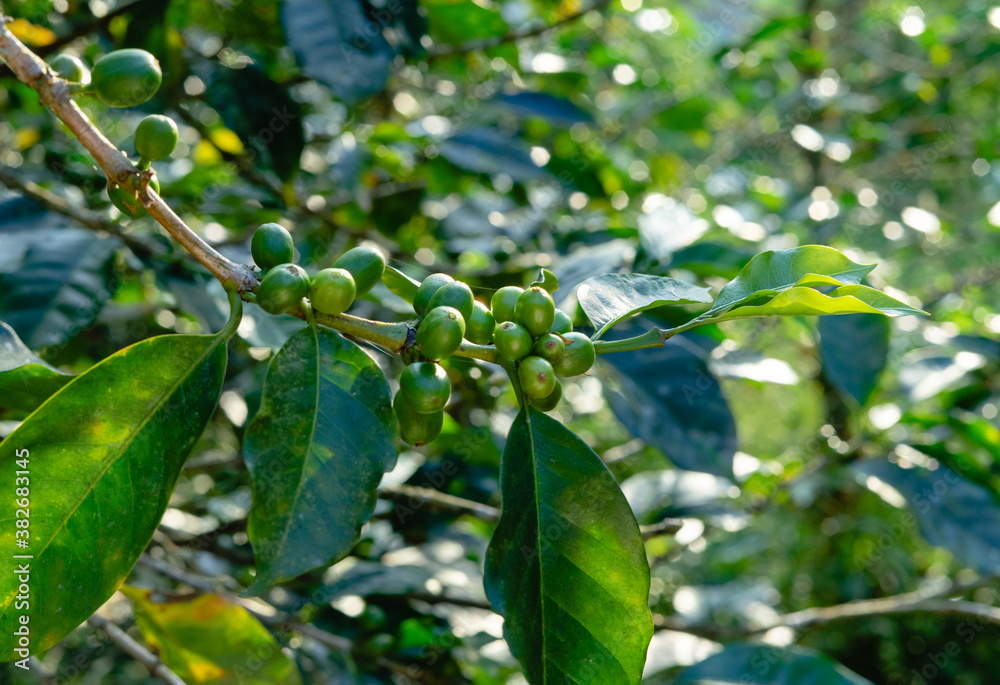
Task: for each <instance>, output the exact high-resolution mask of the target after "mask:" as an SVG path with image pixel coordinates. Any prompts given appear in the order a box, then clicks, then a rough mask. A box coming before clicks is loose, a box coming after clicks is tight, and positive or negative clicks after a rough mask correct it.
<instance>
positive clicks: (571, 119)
mask: <svg viewBox="0 0 1000 685" xmlns="http://www.w3.org/2000/svg"><path fill="white" fill-rule="evenodd" d="M499 101H500V102H501V103H503V104H504V105H506V106H507V107H509V108H510V109H511V110H512V111H513V112H514V113H515V114H518V115H519V116H522V117H531V116H538V117H545V118H546V119H548V120H549V121H551V122H552V123H553V124H556V125H559V126H572V125H573V124H577V123H580V124H589V123H591V122H593V120H594V118H593V117H592V116H591V115H590V113H589V112H586V111H584V110H582V109H580V108H579V107H577V106H576V105H574V104H573V103H572V102H570V101H569V100H566V99H564V98H560V97H556V96H554V95H550V94H549V93H536V92H531V91H522V92H520V93H509V94H503V95H501V96H500V99H499Z"/></svg>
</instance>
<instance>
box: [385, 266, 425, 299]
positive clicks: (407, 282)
mask: <svg viewBox="0 0 1000 685" xmlns="http://www.w3.org/2000/svg"><path fill="white" fill-rule="evenodd" d="M382 282H383V283H385V287H387V288H388V289H389V291H390V292H391V293H392V294H393V295H396V296H397V297H401V298H403V299H404V300H406V301H407V302H409V303H410V304H413V298H414V297H416V295H417V288H419V287H420V282H419V281H415V280H413V279H412V278H410V277H409V276H407V275H406V274H404V273H403V272H402V271H400V270H399V269H397V268H396V267H394V266H389V265H388V264H387V265H386V267H385V271H384V272H383V273H382Z"/></svg>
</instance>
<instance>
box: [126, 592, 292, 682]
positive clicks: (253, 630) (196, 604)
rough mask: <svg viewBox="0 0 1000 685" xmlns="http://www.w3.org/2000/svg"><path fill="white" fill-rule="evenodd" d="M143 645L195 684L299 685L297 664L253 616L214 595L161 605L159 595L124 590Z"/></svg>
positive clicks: (167, 602)
mask: <svg viewBox="0 0 1000 685" xmlns="http://www.w3.org/2000/svg"><path fill="white" fill-rule="evenodd" d="M122 592H123V593H124V594H125V595H126V596H127V597H128V598H129V599H131V600H132V604H133V606H134V607H135V622H136V624H137V625H138V626H139V630H140V631H141V632H142V638H143V640H144V641H145V642H146V643H148V644H149V646H150V647H152V648H154V649H155V650H156V652H157V654H159V656H160V659H162V660H163V663H164V664H166V665H167V667H168V668H169V669H170V670H172V671H173V672H174V673H176V674H177V675H178V676H180V678H181V679H182V680H184V682H186V683H189V684H191V685H194V684H195V683H197V684H198V685H273V684H274V683H282V684H283V685H284V684H287V685H298V684H299V683H301V682H302V680H301V678H300V677H299V671H298V668H296V666H295V663H294V662H293V661H292V660H291V659H289V658H288V657H287V656H285V655H284V653H283V652H282V651H281V645H279V644H278V642H277V640H275V639H274V636H273V635H271V633H270V632H268V630H267V628H265V627H264V626H262V625H261V624H260V622H259V621H258V620H257V619H256V618H254V617H253V616H251V615H250V613H249V612H248V611H247V610H246V609H244V608H243V607H241V606H239V605H238V604H233V603H232V602H230V601H228V600H226V599H224V598H222V597H219V596H218V595H213V594H204V595H199V596H198V597H194V598H192V599H186V600H181V601H176V600H175V601H166V602H157V601H156V600H155V599H154V597H155V592H156V591H155V590H140V589H138V588H132V587H127V586H126V587H123V588H122Z"/></svg>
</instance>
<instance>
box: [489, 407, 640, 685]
mask: <svg viewBox="0 0 1000 685" xmlns="http://www.w3.org/2000/svg"><path fill="white" fill-rule="evenodd" d="M500 489H501V495H502V498H503V514H502V516H501V518H500V522H499V524H498V525H497V528H496V531H495V532H494V534H493V539H492V540H491V541H490V546H489V549H488V551H487V555H486V579H485V584H486V594H487V596H488V597H489V599H490V603H491V604H492V605H493V608H494V609H496V611H497V612H498V613H500V614H501V615H502V616H503V617H504V619H505V622H504V634H505V636H506V638H507V642H508V644H509V645H510V648H511V651H512V652H513V653H514V656H516V657H517V658H518V659H519V660H520V661H521V664H522V665H523V666H524V670H525V674H526V676H527V678H528V681H529V682H530V683H532V685H554V684H555V683H571V682H593V683H602V684H606V685H619V684H620V685H626V684H633V685H635V684H637V683H639V680H640V678H641V676H642V668H643V663H644V662H645V656H646V648H647V645H648V644H649V640H650V637H651V636H652V634H653V623H652V618H651V616H650V613H649V608H648V606H647V603H646V600H647V596H648V594H649V566H648V565H647V563H646V555H645V551H644V549H643V544H642V537H641V536H640V534H639V527H638V525H637V524H636V522H635V518H634V517H633V515H632V511H631V509H629V505H628V502H627V501H626V500H625V497H624V495H622V492H621V490H620V489H619V487H618V484H617V483H616V482H615V480H614V478H613V477H612V476H611V473H610V472H609V471H608V470H607V467H605V466H604V464H603V463H602V462H601V460H600V458H599V457H598V456H597V455H596V454H594V452H593V450H591V449H590V448H589V447H588V446H587V445H586V444H585V443H584V442H583V441H582V440H580V439H579V438H578V437H576V436H575V435H573V433H571V432H570V431H569V430H567V429H566V428H565V427H563V425H562V424H561V423H559V422H558V421H555V420H554V419H552V418H550V417H548V416H546V415H545V414H543V413H541V412H539V411H537V410H536V409H528V410H522V411H521V412H520V413H519V414H518V416H517V418H516V419H515V421H514V425H513V427H512V428H511V430H510V434H509V435H508V437H507V446H506V448H505V450H504V455H503V461H502V462H501V469H500Z"/></svg>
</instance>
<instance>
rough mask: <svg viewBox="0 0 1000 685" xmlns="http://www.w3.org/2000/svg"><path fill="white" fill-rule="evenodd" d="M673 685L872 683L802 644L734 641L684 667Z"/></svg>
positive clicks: (829, 684) (852, 684) (841, 684)
mask: <svg viewBox="0 0 1000 685" xmlns="http://www.w3.org/2000/svg"><path fill="white" fill-rule="evenodd" d="M675 682H676V685H709V684H711V685H872V683H871V681H869V680H866V679H865V678H862V677H861V676H859V675H858V674H856V673H854V672H852V671H850V670H848V669H847V668H845V667H844V666H841V665H840V664H838V663H837V662H836V661H834V660H832V659H830V658H829V657H828V656H826V655H825V654H822V653H820V652H817V651H814V650H811V649H806V648H804V647H797V646H794V645H793V646H788V647H773V646H771V645H760V644H733V645H729V646H727V647H726V648H725V649H724V650H722V651H721V652H719V653H718V654H714V655H712V656H710V657H708V658H707V659H705V660H704V661H702V662H700V663H697V664H695V665H694V666H691V667H689V668H687V669H685V670H684V671H683V672H682V673H681V674H680V676H679V677H678V678H677V680H676V681H675Z"/></svg>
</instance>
